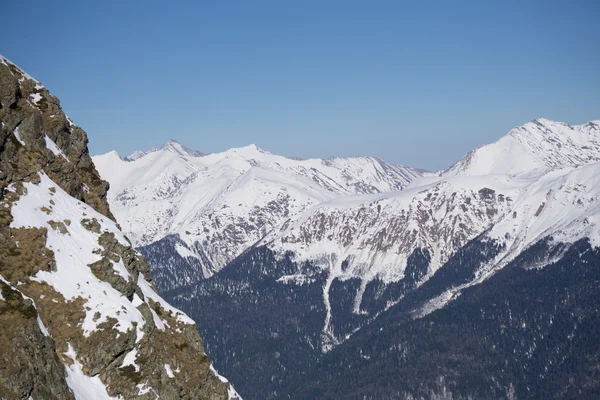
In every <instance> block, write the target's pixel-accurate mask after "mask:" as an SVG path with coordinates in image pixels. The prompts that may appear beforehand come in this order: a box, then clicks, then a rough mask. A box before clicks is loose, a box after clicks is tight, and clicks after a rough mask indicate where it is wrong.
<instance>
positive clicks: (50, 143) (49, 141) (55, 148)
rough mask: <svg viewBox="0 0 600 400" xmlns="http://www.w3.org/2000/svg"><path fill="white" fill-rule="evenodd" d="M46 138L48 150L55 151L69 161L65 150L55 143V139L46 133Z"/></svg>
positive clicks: (55, 153) (56, 154)
mask: <svg viewBox="0 0 600 400" xmlns="http://www.w3.org/2000/svg"><path fill="white" fill-rule="evenodd" d="M44 140H45V141H46V147H47V148H48V150H50V151H51V152H52V153H54V155H55V156H61V157H62V158H64V159H65V160H67V161H69V159H68V158H67V156H65V153H63V151H62V150H61V149H59V148H58V146H57V145H56V143H54V141H53V140H52V139H50V138H49V137H48V135H46V134H44Z"/></svg>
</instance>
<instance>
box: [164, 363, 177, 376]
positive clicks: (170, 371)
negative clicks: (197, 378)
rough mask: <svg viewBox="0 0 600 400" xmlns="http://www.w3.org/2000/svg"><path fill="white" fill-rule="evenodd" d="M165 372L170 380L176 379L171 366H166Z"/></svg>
mask: <svg viewBox="0 0 600 400" xmlns="http://www.w3.org/2000/svg"><path fill="white" fill-rule="evenodd" d="M165 372H166V373H167V376H168V377H169V378H175V374H174V373H173V370H172V369H171V366H170V365H169V364H165Z"/></svg>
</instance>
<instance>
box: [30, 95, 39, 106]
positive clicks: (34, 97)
mask: <svg viewBox="0 0 600 400" xmlns="http://www.w3.org/2000/svg"><path fill="white" fill-rule="evenodd" d="M29 97H31V100H32V101H33V102H34V103H35V104H37V103H38V101H40V100H41V99H42V95H41V94H39V93H32V94H30V95H29Z"/></svg>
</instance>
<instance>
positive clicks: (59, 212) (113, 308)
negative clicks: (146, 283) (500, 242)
mask: <svg viewBox="0 0 600 400" xmlns="http://www.w3.org/2000/svg"><path fill="white" fill-rule="evenodd" d="M40 180H41V182H40V184H39V185H35V184H33V183H26V184H25V185H24V186H25V188H26V190H27V192H26V193H27V194H25V195H23V196H21V197H20V198H19V200H18V201H17V202H16V203H15V204H14V205H13V208H12V215H13V221H12V223H11V227H14V228H18V227H37V228H42V227H45V228H48V238H47V242H46V246H47V247H48V248H49V249H51V250H54V256H55V259H56V266H57V270H56V272H47V271H39V272H38V273H37V274H36V275H35V276H34V277H32V278H31V279H32V280H35V281H40V282H46V283H48V284H49V285H50V286H52V287H54V288H55V289H56V290H57V291H58V292H59V293H61V294H62V295H63V296H64V297H65V299H67V300H74V299H76V298H77V297H81V298H83V299H84V300H86V316H85V319H84V321H83V324H82V328H83V331H84V334H85V335H86V336H87V335H89V334H90V333H91V332H92V331H94V330H96V329H97V326H98V325H99V324H101V323H102V322H104V321H106V320H107V319H108V318H110V317H112V318H115V319H116V320H117V321H118V323H117V325H116V326H115V328H116V329H118V330H119V331H120V332H126V331H127V330H129V329H131V328H132V327H133V324H134V323H137V324H138V329H140V328H141V326H143V324H144V319H143V317H142V314H141V313H140V312H139V311H138V310H137V308H135V306H134V305H133V304H132V303H131V302H129V301H128V300H127V299H126V298H125V297H124V296H123V295H122V294H121V293H119V292H118V291H117V290H115V289H114V288H113V287H112V286H111V285H110V284H109V283H107V282H104V281H101V280H99V279H98V278H97V277H96V276H95V275H94V274H93V273H92V272H91V270H90V268H89V267H88V266H89V264H92V263H93V262H95V261H98V260H99V259H100V258H101V257H100V256H99V255H97V254H94V252H93V251H94V249H96V248H97V247H98V234H96V233H94V232H90V231H88V230H87V229H85V228H84V227H83V226H82V225H81V223H80V220H81V218H82V215H83V214H84V213H85V214H86V215H87V218H96V219H97V220H98V221H99V222H100V223H101V226H102V228H101V230H102V231H106V232H112V233H114V234H115V236H116V238H117V239H119V241H121V242H122V243H123V242H124V243H126V242H125V239H124V237H123V235H122V233H121V232H120V231H119V230H118V228H117V227H116V224H115V223H114V222H113V221H111V220H109V219H108V218H106V217H105V216H103V215H101V214H99V213H98V212H96V211H95V210H94V209H93V208H91V207H90V206H88V205H87V204H85V203H81V202H79V201H77V200H75V199H74V198H72V197H70V196H69V195H68V194H67V193H65V192H64V191H63V190H62V189H61V188H60V187H58V185H56V184H54V182H52V180H50V178H48V176H46V175H45V174H44V173H40ZM51 187H54V188H55V193H54V194H52V193H51V192H50V188H51ZM51 199H52V200H53V201H54V202H55V205H54V206H52V211H51V213H50V214H46V213H45V212H44V211H42V210H41V207H42V206H44V205H49V201H50V200H51ZM66 219H69V220H71V222H72V223H71V224H70V226H68V227H67V230H68V234H67V235H63V234H61V233H59V232H57V231H55V230H54V229H52V228H51V227H50V226H49V224H48V221H51V220H54V221H64V220H66ZM96 313H98V314H99V315H100V318H99V319H97V320H94V319H95V318H94V315H95V314H96Z"/></svg>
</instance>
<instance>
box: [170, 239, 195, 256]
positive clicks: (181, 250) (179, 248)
mask: <svg viewBox="0 0 600 400" xmlns="http://www.w3.org/2000/svg"><path fill="white" fill-rule="evenodd" d="M175 251H177V253H179V255H180V256H181V257H184V258H185V257H192V258H197V257H198V256H197V255H196V254H195V253H194V252H192V251H191V250H190V249H188V248H187V247H185V246H183V245H182V244H181V243H177V244H175Z"/></svg>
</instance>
